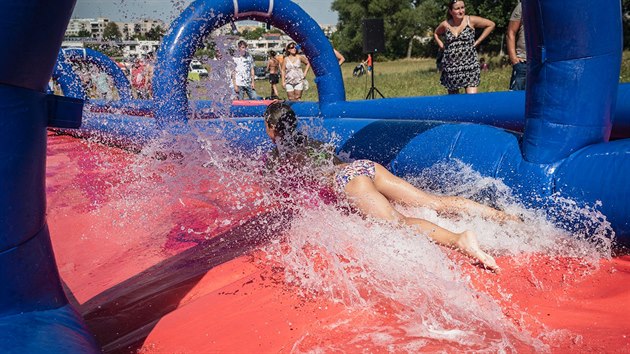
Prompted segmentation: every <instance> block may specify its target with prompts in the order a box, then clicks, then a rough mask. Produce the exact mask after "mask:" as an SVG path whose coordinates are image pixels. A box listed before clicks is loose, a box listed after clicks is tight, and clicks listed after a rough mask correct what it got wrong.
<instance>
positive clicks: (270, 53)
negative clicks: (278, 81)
mask: <svg viewBox="0 0 630 354" xmlns="http://www.w3.org/2000/svg"><path fill="white" fill-rule="evenodd" d="M269 56H270V57H272V58H274V57H275V56H276V52H274V51H273V50H270V51H269Z"/></svg>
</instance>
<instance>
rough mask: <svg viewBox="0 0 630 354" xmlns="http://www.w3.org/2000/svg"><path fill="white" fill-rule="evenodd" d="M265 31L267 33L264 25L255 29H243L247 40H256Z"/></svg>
mask: <svg viewBox="0 0 630 354" xmlns="http://www.w3.org/2000/svg"><path fill="white" fill-rule="evenodd" d="M263 33H265V29H264V28H263V27H256V28H255V29H254V30H252V31H248V30H245V31H243V38H245V40H248V41H250V40H256V39H259V38H260V37H261V36H262V35H263Z"/></svg>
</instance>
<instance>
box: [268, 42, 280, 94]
mask: <svg viewBox="0 0 630 354" xmlns="http://www.w3.org/2000/svg"><path fill="white" fill-rule="evenodd" d="M276 56H277V53H276V52H274V51H273V50H270V51H269V60H267V72H268V73H269V84H271V99H277V98H278V83H279V82H280V61H279V60H278V58H276Z"/></svg>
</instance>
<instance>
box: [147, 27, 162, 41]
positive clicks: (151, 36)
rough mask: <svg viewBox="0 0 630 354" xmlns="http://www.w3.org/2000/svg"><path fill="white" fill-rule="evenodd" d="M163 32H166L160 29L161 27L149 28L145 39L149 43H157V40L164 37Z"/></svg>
mask: <svg viewBox="0 0 630 354" xmlns="http://www.w3.org/2000/svg"><path fill="white" fill-rule="evenodd" d="M164 32H166V31H165V30H164V29H163V28H162V26H159V25H158V26H155V27H153V28H151V29H150V30H149V31H148V32H147V34H146V36H145V38H146V39H147V40H150V41H159V40H162V37H164Z"/></svg>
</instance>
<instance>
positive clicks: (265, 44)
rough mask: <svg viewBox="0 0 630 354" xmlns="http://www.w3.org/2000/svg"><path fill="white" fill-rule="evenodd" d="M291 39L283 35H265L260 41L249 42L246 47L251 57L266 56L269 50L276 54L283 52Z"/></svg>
mask: <svg viewBox="0 0 630 354" xmlns="http://www.w3.org/2000/svg"><path fill="white" fill-rule="evenodd" d="M291 41H292V39H291V37H289V36H287V35H284V34H282V35H281V34H274V33H266V34H264V35H263V36H262V38H261V39H257V40H249V41H246V42H247V47H248V49H249V52H250V53H251V54H252V55H262V56H264V55H266V54H267V53H268V52H269V51H270V50H273V51H274V52H276V53H278V54H282V53H283V52H284V48H285V47H286V45H287V44H288V43H289V42H291Z"/></svg>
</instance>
